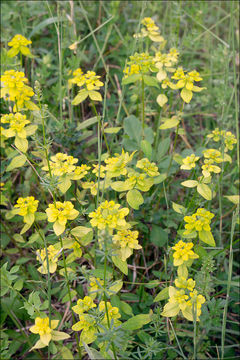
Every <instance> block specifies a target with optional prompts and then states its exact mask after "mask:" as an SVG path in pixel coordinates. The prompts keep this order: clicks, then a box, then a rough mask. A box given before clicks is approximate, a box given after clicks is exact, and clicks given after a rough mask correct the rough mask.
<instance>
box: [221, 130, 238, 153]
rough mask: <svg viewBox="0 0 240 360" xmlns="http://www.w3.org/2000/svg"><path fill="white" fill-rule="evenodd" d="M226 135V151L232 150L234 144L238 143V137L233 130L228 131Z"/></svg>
mask: <svg viewBox="0 0 240 360" xmlns="http://www.w3.org/2000/svg"><path fill="white" fill-rule="evenodd" d="M224 137H225V139H224V142H225V145H226V147H225V149H224V151H227V150H232V149H233V145H234V144H237V139H236V138H235V136H234V135H233V134H232V133H231V131H226V133H225V136H224Z"/></svg>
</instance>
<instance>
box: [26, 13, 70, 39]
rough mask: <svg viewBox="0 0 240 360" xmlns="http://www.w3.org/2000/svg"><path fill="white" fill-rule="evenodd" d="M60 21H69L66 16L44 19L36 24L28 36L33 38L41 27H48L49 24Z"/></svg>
mask: <svg viewBox="0 0 240 360" xmlns="http://www.w3.org/2000/svg"><path fill="white" fill-rule="evenodd" d="M59 21H69V20H68V19H67V18H66V17H58V16H55V17H50V18H48V19H46V20H43V21H42V22H40V23H39V24H38V25H36V26H34V28H33V30H32V31H31V32H30V34H29V36H28V38H29V39H31V37H32V36H33V35H35V34H36V33H37V32H39V31H40V30H41V29H43V28H45V27H47V26H48V25H51V24H53V23H56V24H57V23H58V22H59Z"/></svg>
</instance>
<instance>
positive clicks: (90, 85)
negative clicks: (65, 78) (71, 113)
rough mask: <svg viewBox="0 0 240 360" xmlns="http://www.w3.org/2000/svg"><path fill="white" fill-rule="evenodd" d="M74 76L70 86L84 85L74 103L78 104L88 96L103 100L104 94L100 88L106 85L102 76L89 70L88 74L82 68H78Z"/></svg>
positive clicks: (92, 98)
mask: <svg viewBox="0 0 240 360" xmlns="http://www.w3.org/2000/svg"><path fill="white" fill-rule="evenodd" d="M73 76H74V77H73V78H72V79H70V80H69V86H70V87H71V86H72V84H76V85H77V86H79V87H83V89H82V90H80V91H79V93H78V95H77V96H76V97H75V98H74V100H73V102H72V103H73V105H78V104H80V103H81V102H82V101H84V100H85V99H86V98H87V97H88V96H89V97H90V99H91V100H95V101H102V95H101V94H100V92H98V90H99V89H100V88H101V87H102V86H104V84H103V82H101V81H100V80H99V79H100V76H98V75H96V73H95V72H94V71H87V73H86V74H84V73H83V71H82V69H80V68H78V69H76V70H75V71H74V72H73Z"/></svg>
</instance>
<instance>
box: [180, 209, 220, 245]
mask: <svg viewBox="0 0 240 360" xmlns="http://www.w3.org/2000/svg"><path fill="white" fill-rule="evenodd" d="M213 217H214V214H212V213H211V212H210V211H208V210H206V209H204V208H199V209H197V212H196V213H194V214H193V215H191V216H185V217H184V221H185V222H186V225H185V229H186V230H185V231H184V235H186V236H189V235H190V236H192V237H196V236H197V233H198V235H199V238H200V240H202V241H203V242H205V243H207V244H209V245H212V246H215V241H214V239H213V236H212V233H211V227H210V224H211V219H212V218H213Z"/></svg>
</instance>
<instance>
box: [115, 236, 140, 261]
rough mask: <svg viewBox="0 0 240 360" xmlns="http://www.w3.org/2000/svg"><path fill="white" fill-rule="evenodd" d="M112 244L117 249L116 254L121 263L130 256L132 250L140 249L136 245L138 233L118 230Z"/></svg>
mask: <svg viewBox="0 0 240 360" xmlns="http://www.w3.org/2000/svg"><path fill="white" fill-rule="evenodd" d="M112 241H113V243H114V244H115V245H116V246H117V247H118V253H119V255H120V257H121V260H122V261H126V259H127V258H128V257H129V256H131V255H132V253H133V249H141V248H142V246H141V245H139V244H138V231H131V230H120V231H118V232H117V234H116V235H114V236H113V238H112Z"/></svg>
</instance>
